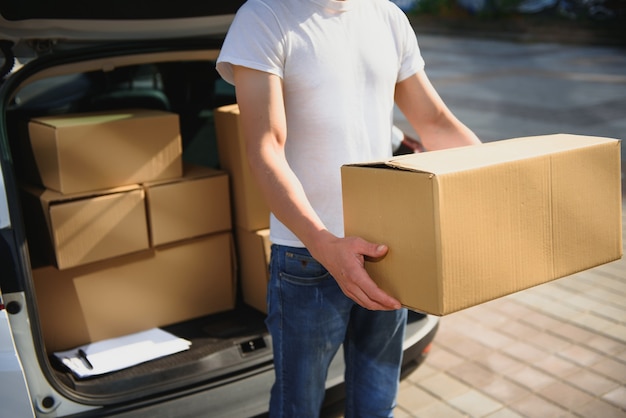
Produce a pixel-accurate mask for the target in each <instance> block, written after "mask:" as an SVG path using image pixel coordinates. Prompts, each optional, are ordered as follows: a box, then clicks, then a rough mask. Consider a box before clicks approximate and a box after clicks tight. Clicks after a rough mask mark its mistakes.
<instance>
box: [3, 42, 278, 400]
mask: <svg viewBox="0 0 626 418" xmlns="http://www.w3.org/2000/svg"><path fill="white" fill-rule="evenodd" d="M219 45H220V41H219V39H216V40H214V41H211V40H208V41H207V40H204V41H202V42H199V43H198V44H196V45H193V44H192V43H189V42H188V43H187V44H186V49H179V50H175V51H173V50H171V49H168V46H167V45H164V43H159V44H153V45H152V46H150V45H148V44H145V45H144V46H142V48H138V47H137V46H136V45H121V44H120V45H116V46H109V47H106V48H104V49H103V50H99V49H97V48H91V49H88V50H85V51H78V52H76V51H67V52H65V53H60V54H56V56H58V58H57V59H54V60H46V59H42V60H39V61H38V62H37V63H34V64H35V65H33V66H32V67H33V68H32V69H30V68H29V67H28V66H27V67H25V68H24V69H23V70H21V71H20V74H18V77H15V78H13V79H11V82H10V83H7V84H6V85H5V86H3V91H4V92H5V95H10V96H11V97H10V100H8V101H7V102H6V108H4V109H3V112H4V116H5V120H6V121H7V126H6V129H7V133H8V140H9V146H10V150H8V151H9V152H10V155H11V157H12V160H13V164H14V170H15V175H16V183H17V184H18V185H19V188H20V189H22V188H23V187H26V188H29V187H38V188H40V189H42V190H43V189H45V186H43V184H42V181H41V177H40V175H39V173H38V172H37V163H36V161H35V158H34V155H33V149H32V147H31V141H30V139H29V130H28V124H29V121H31V120H33V119H34V118H40V117H43V116H49V115H64V114H77V113H84V112H102V111H104V112H115V111H117V110H121V109H151V110H158V111H164V112H168V113H173V114H176V115H178V118H179V124H180V125H179V126H180V136H181V143H182V161H183V166H184V167H187V165H188V164H190V165H193V166H203V167H210V168H213V169H215V170H221V168H220V163H219V158H218V155H217V146H216V138H215V128H214V123H213V111H214V109H215V108H216V107H219V106H221V105H225V104H229V103H233V102H234V90H233V89H232V88H230V87H229V86H227V85H225V84H224V83H223V82H222V81H221V80H219V78H218V76H217V73H216V72H215V70H214V60H215V58H216V56H217V51H218V48H219ZM109 163H110V164H116V161H110V162H109ZM20 196H25V194H24V193H21V192H20ZM26 200H27V198H24V200H23V201H22V207H23V208H24V209H23V222H24V230H25V231H26V236H27V237H28V242H27V245H28V248H29V249H30V251H28V252H27V254H28V255H29V261H28V264H29V267H30V268H31V269H32V270H31V271H32V276H33V279H34V280H33V283H31V284H30V285H31V286H34V292H33V296H34V295H36V299H35V298H33V300H32V301H29V306H30V307H31V310H32V312H33V316H32V317H33V318H34V319H35V321H34V324H33V330H34V331H37V332H34V335H35V337H36V339H37V340H38V341H37V342H38V344H36V346H37V348H38V349H39V350H40V353H39V354H40V355H41V357H42V359H40V362H41V363H42V365H44V366H46V367H47V370H45V371H46V372H47V374H48V376H49V379H50V381H51V382H54V385H55V386H56V389H57V390H58V391H59V392H61V393H64V394H66V395H67V396H68V397H70V398H74V399H79V398H80V400H81V402H83V403H88V404H89V403H92V404H94V405H106V404H119V403H124V402H130V401H132V400H136V399H139V398H147V397H150V396H154V395H155V394H159V393H164V392H170V391H172V390H175V389H180V388H183V387H190V386H191V385H194V384H198V383H203V384H205V385H210V384H219V381H220V379H232V378H233V377H236V376H237V374H243V373H253V372H254V370H267V369H268V368H271V360H272V350H271V340H270V338H269V336H268V333H267V331H266V329H265V326H264V322H263V321H264V314H263V312H261V311H259V310H257V309H254V308H252V307H250V306H247V305H246V304H245V303H244V302H243V301H242V299H241V290H240V289H238V288H236V287H235V288H233V289H232V293H228V292H227V293H226V295H227V298H231V299H232V300H231V301H226V303H225V304H224V303H223V302H224V301H220V300H216V299H215V297H214V296H212V295H211V290H212V288H211V286H207V285H206V283H205V282H204V280H203V279H202V278H200V279H198V278H194V279H192V280H187V279H184V278H181V276H184V275H185V273H184V272H181V273H179V274H178V273H177V274H175V273H174V272H173V273H172V274H171V277H169V281H170V283H169V284H167V285H163V284H162V283H159V282H158V281H157V282H154V285H151V282H150V278H147V279H145V278H141V279H139V280H138V281H137V282H136V283H133V286H126V284H123V285H122V287H121V288H119V289H115V288H109V289H108V290H105V291H104V294H101V297H103V298H107V297H108V296H110V295H113V296H114V297H115V294H116V293H118V294H119V293H121V292H125V293H126V294H119V295H118V296H119V297H116V298H115V299H111V300H106V301H102V302H99V301H97V300H94V299H91V302H90V303H96V304H98V303H101V304H102V305H103V306H105V307H106V306H107V305H108V307H109V313H108V314H110V315H112V316H113V317H115V316H116V315H117V316H119V312H126V313H129V314H128V315H127V316H126V318H125V322H126V325H128V324H129V323H130V324H132V323H133V322H134V321H135V322H137V325H136V326H131V327H130V328H134V329H137V330H141V329H140V328H141V323H142V321H143V322H144V323H149V322H150V318H146V315H148V314H147V313H145V312H142V310H141V309H142V308H141V307H142V306H146V304H150V303H151V301H168V298H169V299H170V300H169V302H166V303H169V304H171V305H173V307H172V306H170V307H169V308H168V307H166V306H163V307H162V308H160V311H161V312H166V313H165V314H164V315H161V316H160V317H159V319H158V322H159V323H157V324H156V325H157V326H159V327H160V328H161V329H163V330H165V331H168V332H170V333H171V334H173V335H174V336H176V337H181V338H184V339H186V340H188V341H190V342H191V345H190V347H189V349H188V350H185V351H182V352H179V353H177V354H174V355H169V356H165V357H162V358H158V359H155V360H152V361H149V362H145V363H141V364H138V365H136V366H133V367H129V368H124V369H122V370H119V371H114V372H111V373H105V374H102V375H95V376H89V377H86V378H85V377H78V376H77V375H75V374H74V373H72V372H71V371H70V370H69V369H68V367H66V366H65V365H64V364H62V363H61V361H60V360H59V358H58V357H56V356H55V355H54V354H53V351H59V350H71V349H74V347H72V346H68V344H71V342H72V341H76V342H80V344H81V345H83V344H89V343H94V342H97V341H95V340H93V339H92V338H91V337H89V341H85V340H84V339H83V340H80V338H79V339H74V338H73V337H72V333H73V329H74V328H77V329H78V330H77V331H76V332H77V333H80V330H79V328H80V326H81V323H82V322H83V320H84V322H89V321H91V324H88V325H89V326H90V327H92V328H93V327H97V326H98V325H99V324H106V321H103V320H99V319H97V318H96V319H93V318H80V317H76V316H79V315H81V313H82V314H83V315H85V316H86V315H90V314H92V315H93V312H90V309H92V308H93V306H81V305H80V304H81V303H83V304H86V303H87V301H86V300H84V299H80V297H81V294H80V292H81V289H80V288H79V287H80V286H81V283H82V286H90V284H89V280H92V279H90V276H89V274H92V273H93V274H95V275H96V277H97V278H98V280H100V284H98V285H94V286H96V289H95V290H94V289H88V291H89V292H95V291H97V286H102V285H103V283H104V281H107V283H108V285H105V287H106V286H115V285H116V283H119V281H117V279H116V278H115V275H116V274H117V270H116V269H112V268H111V267H110V263H111V262H112V261H111V260H104V261H98V262H93V263H88V264H87V265H86V266H73V267H69V268H64V269H59V268H57V267H56V266H55V263H54V259H53V260H52V261H51V260H50V259H49V258H46V257H45V256H42V255H41V253H40V252H38V251H35V249H36V248H39V247H41V242H45V241H48V240H49V236H48V234H49V231H48V228H49V227H47V226H46V224H45V222H41V219H37V217H35V216H33V215H31V214H30V213H29V212H30V211H29V210H28V208H30V207H32V205H31V204H30V203H28V202H27V201H26ZM217 203H218V204H228V202H217ZM181 204H184V203H183V202H181ZM35 206H36V205H35ZM38 221H39V222H38ZM234 228H235V226H234V225H233V226H232V228H230V229H229V230H226V231H219V232H218V233H209V234H206V235H204V236H201V237H200V238H199V239H200V240H202V239H203V238H204V237H207V238H208V239H210V238H211V237H213V236H216V235H223V234H227V235H228V236H229V239H228V240H225V241H223V242H222V244H221V246H222V247H224V246H225V247H226V250H225V251H226V254H227V256H226V258H225V259H222V260H219V261H213V262H220V263H224V264H232V267H233V268H232V269H226V270H224V269H212V268H211V266H210V263H211V262H207V263H206V264H208V266H207V267H206V268H204V269H202V270H201V271H202V272H203V273H204V274H206V280H207V281H209V282H211V283H215V286H216V287H219V288H220V289H228V288H229V286H238V283H239V282H238V280H236V275H237V271H238V270H237V267H236V259H235V253H236V242H235V240H234V234H233V231H234ZM197 239H198V237H193V236H192V237H190V238H189V239H187V240H182V241H178V242H175V243H173V244H167V245H164V246H163V247H164V248H171V247H172V246H174V247H178V246H184V245H185V244H186V243H187V242H194V240H197ZM209 248H210V247H209ZM152 251H154V249H153V248H147V249H145V250H142V251H140V252H139V253H138V254H140V255H141V254H144V253H145V254H146V256H147V257H149V256H150V254H151V252H152ZM229 253H230V254H232V258H229V257H228V254H229ZM136 254H137V253H136ZM136 254H135V255H133V254H131V255H121V256H117V257H112V260H113V262H119V263H122V264H124V263H130V262H133V259H132V257H133V256H136ZM25 255H26V254H25ZM206 256H207V258H210V257H211V255H210V254H206ZM125 257H130V259H128V258H125ZM197 258H198V257H196V259H195V260H191V261H190V263H192V264H194V263H195V264H199V265H202V264H203V263H204V260H199V259H197ZM185 260H186V259H185ZM85 269H87V270H88V271H89V273H85V271H87V270H85ZM180 270H183V271H184V270H185V266H180ZM224 271H225V272H226V273H227V274H224V273H223V272H224ZM228 273H230V274H228ZM259 273H261V276H262V277H264V276H263V273H264V272H259ZM143 274H144V273H143V271H141V270H139V271H138V274H137V276H143ZM145 274H146V275H148V274H151V272H150V271H146V272H145ZM194 274H195V273H194ZM220 274H222V275H224V276H225V277H219V275H220ZM216 275H217V276H218V277H215V276H216ZM166 279H167V278H166ZM130 280H134V278H131V279H130ZM195 286H197V288H195ZM178 287H185V288H186V289H184V293H183V294H189V295H192V294H197V293H205V295H206V298H204V297H202V295H200V297H198V298H194V300H193V301H189V304H193V303H195V304H196V305H198V306H197V307H195V308H197V309H195V308H193V309H190V310H189V311H190V312H204V313H205V314H202V315H196V314H193V313H190V314H186V315H185V314H183V315H180V314H179V311H180V310H184V309H186V308H187V307H186V306H185V301H181V300H173V299H175V298H176V296H175V295H176V294H178V293H177V290H176V289H177V288H178ZM84 289H85V288H84V287H83V288H82V291H84ZM168 292H169V293H173V295H171V296H170V295H168V294H165V293H168ZM77 294H78V299H79V300H78V302H76V298H77ZM231 295H232V296H231ZM133 298H134V299H135V300H134V301H133ZM212 303H215V304H216V306H215V308H212V307H211V304H212ZM135 304H136V306H135ZM225 306H226V308H225ZM68 312H69V313H70V314H71V315H73V317H68ZM167 312H171V319H170V318H169V317H168V316H167ZM108 314H107V315H108ZM55 317H58V318H55ZM181 318H182V320H181ZM155 322H156V321H155ZM130 328H127V327H126V328H125V327H122V328H121V329H130ZM116 332H117V331H116V330H113V331H109V332H108V334H107V335H110V336H111V337H115V336H116V335H115V334H116ZM94 333H95V334H96V335H104V334H102V333H100V332H98V330H94V329H89V332H88V333H86V334H84V335H88V336H91V335H94ZM46 342H47V344H46Z"/></svg>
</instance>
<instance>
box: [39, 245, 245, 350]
mask: <svg viewBox="0 0 626 418" xmlns="http://www.w3.org/2000/svg"><path fill="white" fill-rule="evenodd" d="M231 237H232V234H231V233H222V234H215V235H210V236H206V237H202V238H199V239H194V240H190V241H184V242H182V243H177V244H173V245H169V246H164V247H160V248H157V249H154V250H148V251H142V252H140V253H136V254H132V255H127V256H123V257H117V258H115V259H111V260H107V261H103V262H100V263H95V264H90V265H88V266H81V267H77V268H73V269H69V270H63V271H61V270H57V269H55V268H54V267H50V266H47V267H42V268H38V269H34V270H33V279H34V282H35V290H36V295H37V303H38V309H39V318H40V319H41V326H42V331H43V336H44V340H45V343H46V349H47V351H48V352H52V351H58V350H65V349H70V348H72V347H76V346H78V345H82V344H86V343H89V342H94V341H100V340H103V339H107V338H114V337H119V336H122V335H126V334H131V333H134V332H139V331H144V330H146V329H150V328H153V327H161V326H166V325H169V324H173V323H177V322H181V321H185V320H189V319H193V318H197V317H201V316H204V315H209V314H212V313H216V312H221V311H226V310H229V309H232V308H233V307H234V304H235V290H234V288H235V284H234V274H233V263H232V260H233V258H232V249H233V246H232V238H231Z"/></svg>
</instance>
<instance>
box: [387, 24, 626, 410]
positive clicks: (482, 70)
mask: <svg viewBox="0 0 626 418" xmlns="http://www.w3.org/2000/svg"><path fill="white" fill-rule="evenodd" d="M418 33H419V29H418ZM418 39H419V42H420V45H421V48H422V53H423V55H424V57H425V60H426V65H427V72H428V74H429V76H430V78H431V80H432V82H433V84H434V85H435V87H436V88H437V89H438V91H439V93H440V94H441V96H442V97H443V98H444V100H445V101H446V102H447V103H448V105H449V106H450V107H451V108H452V110H453V111H454V112H455V113H456V115H457V116H458V117H459V118H460V119H461V120H462V121H464V122H465V123H466V124H467V125H468V126H470V127H471V128H472V129H473V130H474V131H475V132H476V133H477V134H478V135H479V136H480V137H481V138H482V139H483V140H484V141H493V140H498V139H505V138H512V137H518V136H528V135H541V134H550V133H559V132H564V133H573V134H583V135H593V136H605V137H612V138H620V139H621V138H625V139H626V50H624V49H616V48H611V47H597V46H595V47H592V46H572V45H559V44H551V43H541V44H524V43H515V42H502V41H497V40H486V39H471V38H467V37H465V38H462V37H449V36H434V35H425V34H424V35H419V36H418ZM397 123H398V124H399V125H400V126H401V127H403V128H404V129H405V130H407V131H408V132H411V129H410V127H408V125H406V122H405V121H404V120H403V118H402V116H401V115H400V114H398V115H397ZM625 161H626V149H625V147H622V173H624V172H625V171H624V170H625V169H626V167H625V166H626V164H625ZM624 177H625V176H624V175H622V178H624ZM623 190H624V189H623ZM623 213H624V212H623ZM625 216H626V215H625ZM625 216H623V221H624V222H623V224H624V226H625V228H626V219H625ZM398 401H399V405H398V408H397V409H396V416H397V417H399V418H402V417H435V418H454V417H464V416H468V417H491V418H505V417H506V418H509V417H532V418H535V417H536V418H550V417H590V418H610V417H626V259H622V260H620V261H618V262H614V263H611V264H607V265H604V266H601V267H598V268H595V269H592V270H588V271H586V272H583V273H579V274H577V275H574V276H570V277H567V278H563V279H559V280H556V281H554V282H552V283H548V284H544V285H541V286H538V287H536V288H533V289H529V290H526V291H523V292H519V293H517V294H515V295H511V296H508V297H505V298H502V299H499V300H496V301H493V302H489V303H486V304H483V305H480V306H477V307H474V308H470V309H466V310H464V311H461V312H457V313H454V314H452V315H449V316H445V317H443V318H442V320H441V328H440V332H439V334H438V336H437V337H436V341H435V345H434V348H433V350H432V352H431V354H430V356H429V358H428V359H427V360H426V362H425V364H424V365H423V366H422V367H420V368H419V369H418V370H416V371H415V372H414V373H413V374H412V375H410V376H409V377H408V378H407V379H405V380H404V381H403V382H402V385H401V391H400V395H399V399H398Z"/></svg>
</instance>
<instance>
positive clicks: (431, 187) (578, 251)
mask: <svg viewBox="0 0 626 418" xmlns="http://www.w3.org/2000/svg"><path fill="white" fill-rule="evenodd" d="M342 179H343V199H344V219H345V232H346V235H358V236H362V237H364V238H365V239H368V240H370V241H373V242H381V243H385V244H387V245H388V246H389V248H390V250H389V253H388V254H387V256H386V257H384V258H383V259H382V260H380V261H376V262H367V263H366V268H367V270H368V272H369V273H370V275H371V276H372V278H373V279H374V280H375V281H376V282H377V283H378V285H379V286H380V287H381V288H382V289H384V290H385V291H387V292H388V293H389V294H391V295H393V296H395V297H397V298H398V299H399V300H400V301H401V302H402V303H403V304H404V305H405V306H407V307H409V308H412V309H415V310H418V311H423V312H428V313H432V314H435V315H444V314H447V313H450V312H454V311H457V310H460V309H463V308H467V307H469V306H472V305H476V304H479V303H482V302H486V301H489V300H491V299H495V298H498V297H500V296H504V295H507V294H510V293H513V292H516V291H519V290H522V289H526V288H528V287H531V286H535V285H538V284H540V283H544V282H547V281H549V280H553V279H556V278H559V277H563V276H567V275H570V274H573V273H576V272H579V271H582V270H585V269H589V268H591V267H594V266H597V265H600V264H603V263H607V262H610V261H613V260H616V259H619V258H620V257H621V256H622V236H621V231H622V228H621V192H620V143H619V141H617V140H613V139H607V138H597V137H586V136H575V135H565V134H559V135H548V136H539V137H529V138H519V139H512V140H506V141H498V142H494V143H488V144H482V145H478V146H474V147H463V148H457V149H451V150H444V151H436V152H428V153H423V154H415V155H409V156H406V157H399V158H394V159H391V160H389V161H386V162H381V163H372V164H362V165H360V164H357V165H352V166H344V167H342Z"/></svg>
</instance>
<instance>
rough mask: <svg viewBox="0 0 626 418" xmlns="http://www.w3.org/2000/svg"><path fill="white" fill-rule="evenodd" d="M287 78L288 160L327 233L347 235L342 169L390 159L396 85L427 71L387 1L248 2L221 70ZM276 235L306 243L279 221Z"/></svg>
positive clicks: (411, 35) (404, 22) (277, 239)
mask: <svg viewBox="0 0 626 418" xmlns="http://www.w3.org/2000/svg"><path fill="white" fill-rule="evenodd" d="M232 65H240V66H245V67H249V68H253V69H256V70H260V71H265V72H269V73H272V74H275V75H277V76H279V77H281V78H282V79H283V88H284V99H285V108H286V109H285V112H286V117H287V140H286V143H285V152H286V156H287V161H288V163H289V165H290V167H291V168H292V170H293V171H294V173H295V174H296V175H297V177H298V178H299V179H300V181H301V183H302V185H303V187H304V190H305V193H306V194H307V197H308V198H309V200H310V202H311V204H312V206H313V208H314V209H315V211H316V212H317V214H318V215H319V217H320V218H321V220H322V222H324V224H325V225H326V227H327V228H328V230H329V231H331V232H332V233H334V234H336V235H337V236H343V234H344V232H343V209H342V197H341V172H340V168H341V166H342V165H344V164H347V163H355V162H364V161H372V160H381V159H385V158H388V157H389V156H391V142H390V138H391V130H392V122H393V105H394V100H393V97H394V89H395V85H396V83H397V82H399V81H402V80H404V79H406V78H408V77H409V76H411V75H413V74H415V73H416V72H418V71H422V70H423V68H424V61H423V59H422V57H421V54H420V51H419V48H418V45H417V39H416V36H415V32H414V31H413V29H412V27H411V26H410V24H409V22H408V19H407V18H406V15H405V14H404V12H402V11H401V10H400V9H399V8H398V7H397V6H396V5H395V4H393V3H392V2H391V1H389V0H345V1H337V0H248V1H247V2H246V3H245V4H244V5H243V6H242V7H241V8H240V9H239V11H238V12H237V15H236V17H235V20H234V21H233V23H232V26H231V28H230V30H229V32H228V34H227V36H226V39H225V42H224V45H223V48H222V51H221V53H220V56H219V58H218V63H217V70H218V72H219V73H220V75H221V76H222V77H223V78H224V79H225V80H226V81H228V82H230V83H233V76H232ZM270 239H271V241H272V242H274V243H276V244H281V245H288V246H295V247H302V243H301V242H300V240H299V239H298V238H297V237H296V236H295V235H294V234H293V233H292V232H291V231H289V229H287V228H286V227H285V226H284V225H283V224H281V223H280V222H279V221H278V220H277V219H276V218H275V217H274V216H273V215H272V217H271V220H270Z"/></svg>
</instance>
